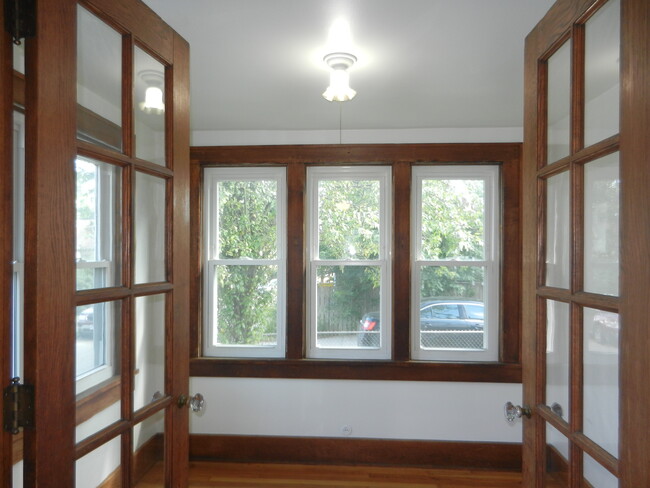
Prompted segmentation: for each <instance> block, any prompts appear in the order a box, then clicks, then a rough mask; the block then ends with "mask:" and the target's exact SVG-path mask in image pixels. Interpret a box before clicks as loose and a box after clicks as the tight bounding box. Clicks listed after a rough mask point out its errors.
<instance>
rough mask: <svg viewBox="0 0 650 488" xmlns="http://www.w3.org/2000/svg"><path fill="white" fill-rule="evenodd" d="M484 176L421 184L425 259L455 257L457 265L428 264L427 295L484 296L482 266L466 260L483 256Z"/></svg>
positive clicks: (424, 291)
mask: <svg viewBox="0 0 650 488" xmlns="http://www.w3.org/2000/svg"><path fill="white" fill-rule="evenodd" d="M484 213H485V210H484V183H483V181H482V180H442V179H430V180H425V181H424V182H423V184H422V231H421V232H422V256H421V258H422V259H425V260H441V261H442V260H454V261H458V262H459V263H458V264H459V265H458V266H428V267H425V268H424V269H423V270H422V273H421V287H420V293H421V296H422V297H423V298H424V297H464V298H478V299H482V284H483V268H482V267H477V266H463V264H464V263H463V261H472V260H481V259H483V258H484V252H485V248H484V244H485V242H484V241H485V238H484V228H485V226H484V218H485V217H484Z"/></svg>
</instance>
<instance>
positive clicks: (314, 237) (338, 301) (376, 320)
mask: <svg viewBox="0 0 650 488" xmlns="http://www.w3.org/2000/svg"><path fill="white" fill-rule="evenodd" d="M390 178H391V169H390V167H385V166H366V167H355V168H352V167H340V166H337V167H310V168H308V169H307V200H306V215H307V216H308V217H307V229H308V231H307V241H308V242H307V249H308V271H307V296H308V299H307V310H308V319H307V324H308V325H307V328H306V329H307V330H306V337H307V344H308V346H307V356H308V357H311V358H354V359H387V358H389V357H390V351H391V329H392V320H390V317H391V307H390V291H391V287H390V283H391V276H390V275H391V268H390V255H391V253H390V236H391V228H390V224H391V208H392V207H391V201H392V198H391V191H390V181H391V180H390ZM368 314H370V315H372V316H373V318H372V320H369V319H368V316H369V315H368ZM380 317H384V318H385V319H383V322H384V323H385V324H387V325H384V326H383V327H382V326H381V325H380V323H381V322H382V320H381V319H380ZM370 324H373V325H372V326H370ZM371 336H372V337H371Z"/></svg>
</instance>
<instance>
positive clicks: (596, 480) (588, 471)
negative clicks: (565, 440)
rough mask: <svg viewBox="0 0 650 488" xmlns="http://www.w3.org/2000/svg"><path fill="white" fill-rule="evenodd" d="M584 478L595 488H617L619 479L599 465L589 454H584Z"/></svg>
mask: <svg viewBox="0 0 650 488" xmlns="http://www.w3.org/2000/svg"><path fill="white" fill-rule="evenodd" d="M582 476H583V478H584V480H585V481H587V482H588V483H589V484H588V485H587V484H585V485H584V486H592V487H594V488H617V487H618V478H616V476H614V475H613V474H612V473H610V472H609V471H607V470H606V469H605V468H604V467H603V466H601V465H600V464H598V463H597V462H596V461H595V460H594V458H592V457H591V456H590V455H589V454H587V453H583V458H582Z"/></svg>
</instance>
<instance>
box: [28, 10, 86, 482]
mask: <svg viewBox="0 0 650 488" xmlns="http://www.w3.org/2000/svg"><path fill="white" fill-rule="evenodd" d="M36 17H37V18H36V26H37V33H36V34H37V35H36V37H35V38H33V39H28V40H27V41H25V43H26V66H25V75H26V79H27V90H26V103H25V110H26V113H27V118H26V119H27V120H26V135H27V140H26V145H25V156H26V170H25V176H26V178H25V179H26V181H25V183H26V189H25V195H26V198H25V270H26V273H25V356H26V357H28V358H30V360H29V361H26V362H25V382H26V383H29V384H33V385H34V386H35V403H34V405H35V407H34V413H35V424H36V425H37V426H38V428H37V429H34V430H26V431H25V458H24V461H25V470H24V473H25V485H26V486H41V485H42V486H46V485H48V484H52V480H56V482H57V483H58V484H60V486H73V485H74V470H73V469H71V467H72V466H73V465H74V432H75V416H74V408H75V405H74V402H75V398H74V357H75V351H74V327H73V324H74V289H75V264H74V235H75V231H74V206H75V183H74V171H73V170H72V169H73V167H72V165H73V161H74V159H75V155H76V144H75V141H76V113H77V110H76V109H77V107H76V80H75V77H74V73H75V71H76V50H75V46H76V27H75V26H76V22H74V19H75V17H76V2H75V1H72V0H40V1H39V3H38V9H37V10H36ZM54 364H56V365H57V367H52V365H54ZM55 439H56V448H55V449H53V442H54V440H55Z"/></svg>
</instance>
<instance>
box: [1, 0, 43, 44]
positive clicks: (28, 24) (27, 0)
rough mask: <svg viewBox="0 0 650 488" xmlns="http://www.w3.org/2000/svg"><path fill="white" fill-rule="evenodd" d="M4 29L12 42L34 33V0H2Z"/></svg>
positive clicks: (18, 41)
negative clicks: (3, 3) (3, 4)
mask: <svg viewBox="0 0 650 488" xmlns="http://www.w3.org/2000/svg"><path fill="white" fill-rule="evenodd" d="M4 2H5V30H6V31H7V32H8V33H9V34H11V37H12V38H13V40H14V44H20V43H21V41H20V40H21V39H25V38H27V37H34V36H35V35H36V0H4Z"/></svg>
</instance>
